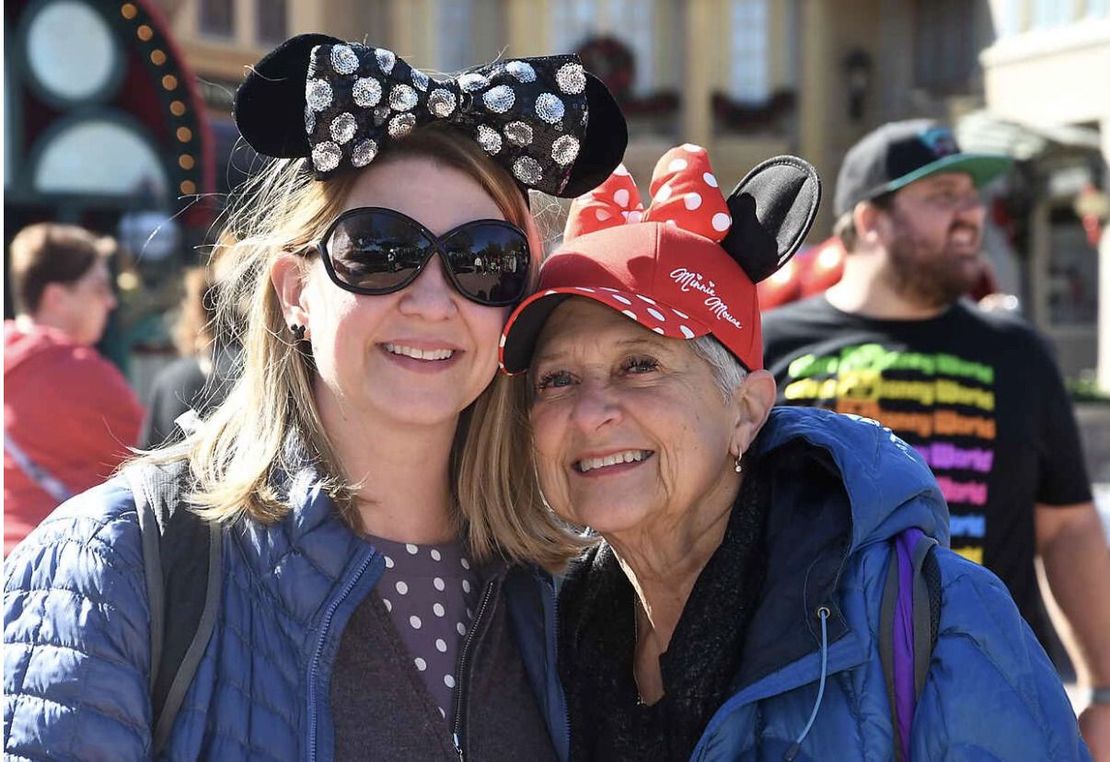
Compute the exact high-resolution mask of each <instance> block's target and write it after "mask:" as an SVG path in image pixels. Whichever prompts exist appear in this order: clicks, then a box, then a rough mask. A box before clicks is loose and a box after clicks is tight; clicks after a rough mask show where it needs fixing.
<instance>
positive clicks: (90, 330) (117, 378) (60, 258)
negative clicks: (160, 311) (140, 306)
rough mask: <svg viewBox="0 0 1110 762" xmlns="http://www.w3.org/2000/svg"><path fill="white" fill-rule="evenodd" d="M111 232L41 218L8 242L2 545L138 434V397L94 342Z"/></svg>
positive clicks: (103, 319)
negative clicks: (10, 311) (10, 310)
mask: <svg viewBox="0 0 1110 762" xmlns="http://www.w3.org/2000/svg"><path fill="white" fill-rule="evenodd" d="M114 251H115V243H114V241H112V240H111V239H109V238H98V237H96V236H95V235H93V234H92V233H90V232H89V231H87V230H84V229H83V228H79V227H75V226H73V225H56V224H51V223H39V224H35V225H31V226H30V227H27V228H24V229H23V230H21V231H20V232H19V233H18V234H17V235H16V236H15V238H14V239H13V240H12V242H11V245H10V247H9V255H10V262H11V269H10V276H9V277H10V278H11V281H10V282H11V292H12V295H13V298H14V299H15V303H16V304H15V307H16V317H15V319H14V320H8V321H5V322H4V554H5V555H7V554H8V553H10V552H11V550H12V548H13V547H15V545H16V544H17V543H19V542H20V541H21V540H22V539H23V538H24V537H25V536H26V535H27V533H28V532H30V531H31V530H32V529H34V528H35V526H36V525H38V523H39V522H40V521H42V520H43V519H44V518H45V517H46V515H47V514H49V513H50V511H51V510H53V509H54V508H55V507H56V506H57V505H58V504H59V503H61V502H63V501H64V500H65V499H66V498H68V497H69V496H70V495H73V494H76V493H78V492H81V491H83V490H86V489H88V488H89V487H92V486H93V485H95V484H98V483H99V482H101V481H103V480H104V479H105V478H107V477H108V476H109V475H110V474H111V473H112V471H113V470H114V469H115V468H116V466H118V465H119V464H120V463H121V462H122V461H123V460H124V458H126V457H127V456H128V454H129V453H128V448H129V447H131V446H134V445H135V444H136V442H137V441H138V434H139V426H140V424H141V423H142V420H143V410H142V406H141V405H140V404H139V401H138V399H137V397H136V396H135V393H134V392H133V391H132V389H131V387H130V386H129V385H128V383H127V381H126V379H125V378H124V377H123V375H122V374H121V373H120V372H119V370H118V369H117V368H116V367H115V366H114V365H112V364H111V363H110V362H108V361H107V360H106V359H104V358H103V357H101V355H100V354H99V353H98V352H97V351H96V349H94V347H93V345H94V344H96V343H97V341H99V340H100V337H101V335H102V334H103V333H104V327H105V325H106V324H107V321H108V315H109V313H111V311H112V310H113V309H114V308H115V306H116V297H115V295H114V292H113V290H112V281H111V275H110V273H109V270H108V258H109V257H110V256H111V255H112V253H113V252H114Z"/></svg>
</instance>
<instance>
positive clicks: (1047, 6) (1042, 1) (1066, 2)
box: [1032, 0, 1073, 29]
mask: <svg viewBox="0 0 1110 762" xmlns="http://www.w3.org/2000/svg"><path fill="white" fill-rule="evenodd" d="M1072 15H1073V11H1072V0H1033V18H1032V27H1033V28H1034V29H1045V28H1047V27H1053V26H1061V25H1063V24H1066V23H1068V22H1069V21H1071V20H1072Z"/></svg>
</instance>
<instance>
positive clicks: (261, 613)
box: [4, 35, 626, 760]
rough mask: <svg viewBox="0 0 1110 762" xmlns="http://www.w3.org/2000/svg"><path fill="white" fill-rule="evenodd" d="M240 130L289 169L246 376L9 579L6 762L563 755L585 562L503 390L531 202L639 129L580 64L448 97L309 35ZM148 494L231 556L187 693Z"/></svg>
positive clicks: (248, 98) (46, 535)
mask: <svg viewBox="0 0 1110 762" xmlns="http://www.w3.org/2000/svg"><path fill="white" fill-rule="evenodd" d="M236 121H237V124H238V126H239V129H240V131H241V132H242V134H243V136H244V138H245V139H246V140H247V142H249V143H250V144H251V145H252V146H253V147H254V148H255V150H257V151H258V152H259V153H260V154H263V155H266V156H270V157H274V159H275V161H274V162H273V163H272V164H271V165H270V166H269V168H268V169H267V170H266V171H265V172H264V173H263V174H262V175H261V176H260V177H258V178H257V179H256V180H255V181H254V182H253V183H252V186H251V187H250V188H249V189H248V190H247V191H246V193H244V194H243V196H244V198H243V199H242V200H241V203H240V205H239V206H238V207H237V208H236V209H235V210H234V211H233V212H232V214H231V216H230V219H229V223H228V234H227V236H225V240H229V241H230V243H229V246H230V248H229V250H228V251H226V252H225V253H224V254H223V256H224V257H227V258H229V259H230V260H231V262H232V263H233V266H234V268H235V277H233V278H232V283H233V284H234V285H233V287H231V288H230V289H229V291H228V292H227V293H225V294H224V295H223V302H222V310H223V314H222V318H221V320H222V322H223V323H224V324H230V325H235V326H237V328H238V329H239V330H240V332H241V337H240V338H241V341H242V345H243V348H244V361H243V363H244V365H243V369H242V375H241V378H240V380H239V382H238V384H237V386H236V387H235V388H234V390H233V391H232V392H231V394H230V396H229V397H228V399H227V401H226V402H225V403H224V404H223V405H222V406H220V407H219V408H218V409H217V410H215V411H214V412H213V413H212V414H211V415H210V416H209V417H207V419H206V420H204V421H202V422H200V424H199V426H198V427H197V428H196V429H195V430H194V431H192V433H190V435H189V436H188V437H187V438H186V439H185V441H184V442H183V443H182V444H181V445H179V446H177V447H176V448H175V449H172V450H168V451H161V452H156V453H154V454H151V455H148V456H146V457H145V458H142V459H140V460H139V461H137V462H136V463H133V464H132V465H131V466H129V467H128V468H126V469H125V472H124V474H122V475H120V476H117V477H116V478H114V479H112V480H111V481H109V482H107V483H106V484H104V485H102V486H100V487H97V488H95V489H93V490H91V491H89V492H87V493H84V494H82V495H79V496H77V497H75V498H73V499H72V500H71V501H69V502H68V503H66V504H65V505H63V506H62V507H60V508H59V510H58V511H57V512H56V513H55V514H54V515H53V516H52V517H51V518H50V519H48V520H47V521H46V522H44V523H43V525H42V526H41V527H40V528H39V530H38V531H36V532H35V533H34V534H33V535H31V536H30V537H29V538H28V539H27V540H26V541H25V542H24V543H23V544H22V545H21V546H20V547H19V548H18V549H17V550H16V551H15V552H14V553H13V555H12V556H11V557H10V558H9V561H8V564H7V579H6V585H5V599H4V605H5V609H4V615H5V629H4V633H5V643H6V649H5V653H6V658H5V667H6V668H5V677H4V687H5V702H6V704H5V715H4V716H5V723H4V725H5V727H4V729H5V752H6V754H8V755H11V756H13V757H24V758H44V757H51V758H64V759H103V758H108V757H111V758H114V759H138V758H146V757H151V756H158V757H160V758H162V757H164V758H169V759H197V758H206V759H220V760H229V759H246V758H248V757H249V758H252V759H354V758H359V759H366V758H373V759H376V760H382V759H386V760H388V759H398V760H400V759H459V758H462V757H465V758H473V759H490V758H520V759H536V760H554V759H565V757H566V754H567V748H568V740H567V732H568V731H567V727H566V716H565V709H564V705H563V700H562V695H561V692H560V689H559V686H558V679H557V676H556V675H555V672H554V638H553V617H554V609H553V603H552V596H553V590H552V586H551V580H550V577H549V576H548V575H547V574H546V572H544V571H543V568H544V567H551V566H554V565H557V564H558V563H559V562H561V561H562V560H563V559H565V558H566V557H567V556H568V554H570V553H571V552H573V550H574V548H575V539H574V537H573V536H571V535H570V534H568V533H566V532H565V531H564V529H563V528H562V527H561V526H560V525H558V524H557V523H556V521H555V520H553V519H552V518H551V516H550V515H549V514H548V512H547V511H546V510H541V509H532V510H530V511H529V510H525V509H523V508H521V506H528V505H537V504H538V501H535V500H533V498H534V495H531V494H522V491H526V490H528V489H534V488H532V487H530V486H528V484H530V482H528V481H527V480H523V479H519V480H514V479H513V478H512V474H508V473H507V472H506V471H505V469H504V468H503V464H504V463H505V462H507V460H508V454H507V453H506V452H505V449H506V444H505V442H506V441H507V440H506V438H505V437H504V436H503V433H504V430H505V429H506V428H507V426H508V423H509V421H508V418H507V414H508V413H507V411H508V410H509V408H510V405H509V402H510V399H509V388H510V387H508V386H507V385H506V384H505V383H504V382H503V380H498V381H495V380H494V376H495V373H496V370H497V352H498V341H499V337H500V332H501V328H502V326H503V324H504V321H505V319H506V317H507V315H508V311H509V310H510V309H511V308H512V307H513V306H514V305H515V304H516V303H517V302H519V300H520V299H521V298H523V297H524V296H525V295H526V293H527V290H528V288H529V286H530V284H531V280H532V275H533V272H534V268H535V266H536V264H537V260H538V258H539V257H540V254H541V251H540V241H539V238H538V235H537V232H536V227H535V225H534V223H533V221H532V219H531V216H530V214H529V209H528V204H527V192H528V190H539V191H544V192H547V193H550V194H553V195H560V196H568V197H569V196H576V195H578V194H580V193H582V192H584V191H586V190H588V189H590V188H592V187H593V185H595V184H596V183H597V182H599V181H600V180H601V179H603V178H604V177H605V176H606V175H607V174H608V173H609V171H610V170H611V169H612V168H613V167H614V166H616V164H617V162H618V161H619V159H620V155H621V153H622V152H623V149H624V143H625V139H626V138H625V135H626V133H625V129H624V121H623V118H622V117H621V115H620V113H619V111H618V109H617V108H616V106H615V103H614V102H613V100H612V98H611V96H610V95H609V93H608V92H607V91H606V90H605V88H604V86H602V85H601V84H600V83H599V82H598V81H597V80H596V79H594V78H593V77H591V76H590V75H589V74H587V73H586V72H584V71H583V69H582V67H581V65H580V64H579V63H578V62H577V60H576V59H574V58H572V57H569V56H561V57H550V58H541V59H527V60H511V61H505V62H501V63H498V64H496V65H494V66H488V67H482V68H477V69H472V70H469V71H468V72H466V73H464V74H462V75H460V76H459V77H456V78H452V79H445V78H444V79H439V78H437V79H433V78H431V77H429V76H428V75H426V74H424V73H423V72H421V71H419V70H418V69H414V68H412V67H411V66H409V64H407V63H406V62H405V61H403V60H401V59H400V58H398V57H397V56H395V55H394V54H393V53H392V52H390V51H388V50H385V49H381V48H373V47H370V46H366V45H360V44H356V43H344V42H342V41H340V40H337V39H334V38H330V37H325V36H323V35H304V36H300V37H296V38H293V39H291V40H289V41H287V42H286V43H284V44H283V45H281V46H280V47H279V48H277V49H276V50H275V51H273V52H272V53H271V54H270V55H268V56H267V57H266V58H264V59H263V60H262V61H261V62H259V64H258V65H257V66H256V67H254V69H253V70H252V72H251V74H250V75H249V76H248V77H247V79H246V81H245V83H244V84H243V86H242V87H241V88H240V90H239V93H238V95H237V100H236ZM587 125H588V127H587ZM136 469H158V470H159V473H162V474H170V475H171V476H172V479H171V485H172V494H173V495H174V496H175V501H176V502H177V503H179V504H180V505H182V506H185V507H184V508H179V510H178V513H176V514H175V515H176V516H181V515H183V514H182V513H181V511H183V510H184V511H191V512H193V513H194V514H199V515H200V516H201V517H202V518H203V519H204V521H205V522H206V524H205V526H206V527H208V528H212V527H215V534H216V536H217V537H218V538H219V545H218V547H219V552H218V554H217V556H218V557H217V558H215V559H214V564H215V565H210V566H209V567H208V568H209V569H210V570H213V569H215V570H217V571H218V580H217V581H218V584H217V585H216V591H217V593H216V595H217V597H218V605H217V606H216V607H215V609H214V611H215V614H214V616H212V617H210V618H209V619H205V617H204V616H202V617H201V619H202V620H203V621H204V622H205V623H206V624H207V626H208V627H209V628H210V633H209V634H208V636H207V640H205V641H204V642H200V643H197V642H194V643H193V644H192V645H191V646H190V651H189V652H188V653H186V654H185V657H184V661H185V663H189V664H190V666H191V671H192V678H191V679H190V680H187V681H185V680H183V679H182V680H174V681H169V682H170V684H169V685H167V684H166V683H167V681H166V679H165V678H164V676H162V675H159V674H158V672H159V667H160V664H161V662H159V663H157V664H156V663H153V662H155V660H156V658H155V657H154V656H153V655H152V654H154V653H155V652H156V648H155V645H154V644H155V643H161V642H163V640H161V639H162V638H163V637H164V638H165V641H164V642H166V643H168V642H170V640H171V639H172V636H173V633H164V632H161V631H160V630H159V627H158V624H157V623H159V622H163V621H170V620H172V618H173V616H174V614H175V604H176V603H177V601H176V599H175V598H174V595H175V590H178V589H180V586H187V585H188V580H183V579H182V575H180V574H178V575H177V576H173V575H167V576H166V579H165V600H164V602H163V606H159V605H158V603H156V602H152V600H151V594H150V593H149V589H150V582H151V579H150V576H151V575H150V573H149V567H147V571H146V572H144V558H145V557H144V554H143V548H142V544H143V542H144V540H146V541H147V542H150V540H149V532H148V531H147V530H146V529H141V528H140V519H139V516H138V515H139V513H140V512H141V511H142V510H143V508H142V504H141V501H140V499H139V498H138V497H137V496H136V490H135V489H134V488H133V485H134V484H135V473H136ZM139 473H143V472H141V471H140V472H139ZM492 473H499V474H502V476H501V477H500V478H495V479H491V478H490V477H489V474H492ZM170 529H172V522H170V523H167V526H166V527H165V531H166V532H169V531H170ZM166 536H167V535H165V534H163V535H162V540H163V544H162V550H163V552H164V553H163V563H165V562H166V554H169V555H171V556H172V555H173V554H174V553H175V552H177V551H179V550H180V548H176V549H175V548H173V547H167V546H166V543H165V542H164V540H165V537H166ZM154 542H158V539H157V538H155V540H154ZM217 562H218V563H217ZM175 586H176V587H175ZM158 653H160V652H158ZM182 683H184V684H182ZM167 707H172V708H175V710H176V711H173V712H172V713H171V714H170V715H167V714H166V708H167ZM156 712H157V716H156ZM167 716H170V717H171V719H169V720H167V719H166V718H167Z"/></svg>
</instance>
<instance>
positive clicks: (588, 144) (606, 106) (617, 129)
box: [558, 72, 628, 198]
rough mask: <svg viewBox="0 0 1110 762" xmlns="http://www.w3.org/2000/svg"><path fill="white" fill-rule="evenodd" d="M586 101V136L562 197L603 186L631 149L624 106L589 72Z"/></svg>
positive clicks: (574, 195) (561, 193) (561, 194)
mask: <svg viewBox="0 0 1110 762" xmlns="http://www.w3.org/2000/svg"><path fill="white" fill-rule="evenodd" d="M586 101H587V103H588V104H589V105H588V111H587V114H588V115H589V116H588V119H589V122H588V123H587V124H586V135H585V139H584V140H583V141H582V151H581V153H580V154H579V155H578V159H577V160H576V161H575V162H574V170H573V171H572V172H571V173H570V177H569V178H567V183H566V185H565V186H564V187H563V189H562V190H561V191H560V192H559V194H558V195H559V196H561V197H562V198H574V197H576V196H581V195H582V194H583V193H586V192H588V191H591V190H593V189H594V188H596V187H597V186H599V185H601V183H603V182H604V181H605V179H606V178H607V177H609V175H610V173H612V171H613V170H614V169H616V168H617V165H618V164H620V163H621V159H622V158H624V149H625V148H626V147H627V146H628V125H627V124H626V123H625V120H624V114H622V113H621V109H620V106H618V105H617V101H616V99H615V98H613V94H612V93H610V92H609V88H607V87H606V86H605V84H604V83H603V82H602V81H601V80H600V79H598V78H597V77H595V76H594V75H593V74H590V73H589V72H586Z"/></svg>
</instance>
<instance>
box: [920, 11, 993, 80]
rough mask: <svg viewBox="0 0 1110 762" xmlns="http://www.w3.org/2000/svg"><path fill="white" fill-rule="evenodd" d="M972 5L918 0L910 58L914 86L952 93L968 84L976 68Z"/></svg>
mask: <svg viewBox="0 0 1110 762" xmlns="http://www.w3.org/2000/svg"><path fill="white" fill-rule="evenodd" d="M975 8H976V6H975V4H974V3H969V2H967V0H918V3H917V6H916V13H915V21H916V23H915V30H916V35H915V36H914V62H913V64H914V82H915V84H916V85H917V86H918V87H921V88H925V89H927V90H931V91H933V92H935V93H953V92H963V91H966V90H967V88H968V87H969V86H970V85H971V80H972V79H973V78H974V77H975V75H976V73H977V72H978V69H979V50H978V44H977V40H976V35H975V27H976V24H975Z"/></svg>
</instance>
